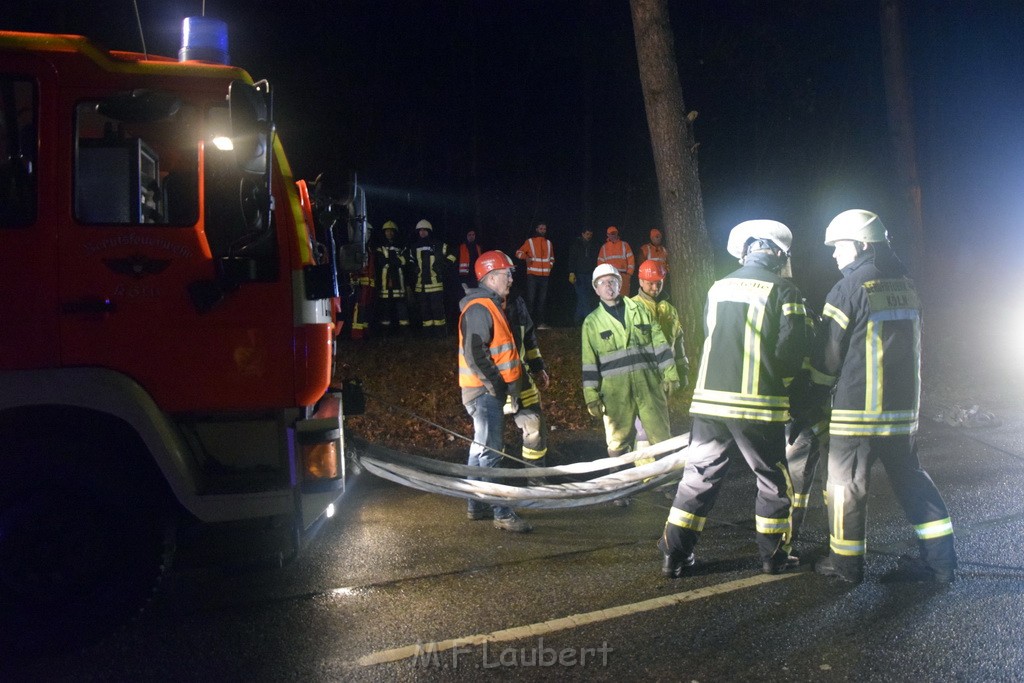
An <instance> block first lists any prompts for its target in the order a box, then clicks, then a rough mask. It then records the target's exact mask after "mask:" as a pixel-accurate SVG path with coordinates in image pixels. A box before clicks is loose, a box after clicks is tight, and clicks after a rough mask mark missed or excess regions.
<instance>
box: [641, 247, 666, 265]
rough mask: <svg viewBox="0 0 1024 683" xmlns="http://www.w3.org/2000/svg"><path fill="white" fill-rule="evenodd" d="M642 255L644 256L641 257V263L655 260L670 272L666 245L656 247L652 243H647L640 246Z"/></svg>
mask: <svg viewBox="0 0 1024 683" xmlns="http://www.w3.org/2000/svg"><path fill="white" fill-rule="evenodd" d="M640 256H642V257H643V258H641V259H640V262H641V263H643V262H644V261H654V262H656V263H660V264H661V265H663V266H664V267H665V271H666V272H668V250H667V249H665V246H664V245H661V246H658V247H656V246H654V245H653V244H650V243H648V244H645V245H644V246H642V247H640Z"/></svg>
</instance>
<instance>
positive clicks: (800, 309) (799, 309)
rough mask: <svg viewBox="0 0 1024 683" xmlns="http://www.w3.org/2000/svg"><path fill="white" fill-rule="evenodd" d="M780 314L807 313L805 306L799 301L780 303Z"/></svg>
mask: <svg viewBox="0 0 1024 683" xmlns="http://www.w3.org/2000/svg"><path fill="white" fill-rule="evenodd" d="M782 315H807V307H806V306H804V305H803V304H801V303H795V304H792V303H791V304H782Z"/></svg>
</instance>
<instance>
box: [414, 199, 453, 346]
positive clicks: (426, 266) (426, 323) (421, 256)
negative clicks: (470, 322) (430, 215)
mask: <svg viewBox="0 0 1024 683" xmlns="http://www.w3.org/2000/svg"><path fill="white" fill-rule="evenodd" d="M433 231H434V226H433V225H431V223H430V221H428V220H427V219H425V218H424V219H423V220H421V221H420V222H418V223H417V224H416V232H417V234H418V235H419V237H418V239H417V240H416V242H415V244H413V245H412V247H411V248H410V250H409V251H410V255H411V259H410V269H411V280H412V291H413V294H414V296H415V298H416V303H417V308H418V309H419V313H420V322H421V324H422V325H423V330H424V331H425V332H428V333H430V332H433V333H435V334H444V331H445V324H446V322H447V318H446V317H445V312H444V280H445V277H446V276H447V275H448V271H449V270H450V269H451V267H452V264H454V263H455V255H454V254H450V253H448V245H447V244H445V243H444V242H442V241H441V240H439V239H437V238H435V237H434V236H433Z"/></svg>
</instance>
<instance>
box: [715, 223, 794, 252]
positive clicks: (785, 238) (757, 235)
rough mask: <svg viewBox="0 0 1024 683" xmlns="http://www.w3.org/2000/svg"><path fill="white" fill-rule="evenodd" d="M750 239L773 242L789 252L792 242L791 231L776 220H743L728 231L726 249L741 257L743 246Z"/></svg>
mask: <svg viewBox="0 0 1024 683" xmlns="http://www.w3.org/2000/svg"><path fill="white" fill-rule="evenodd" d="M752 239H762V240H768V241H770V242H773V243H774V244H775V246H777V247H778V248H779V249H781V250H782V251H784V252H786V253H789V248H790V246H792V244H793V233H792V232H791V231H790V229H789V228H787V227H786V226H785V225H783V224H782V223H780V222H778V221H770V220H756V221H743V222H742V223H740V224H739V225H737V226H736V227H735V228H733V229H732V231H731V232H730V233H729V243H728V245H727V246H726V250H727V251H728V252H729V253H730V254H732V255H733V256H735V257H736V258H738V259H741V258H743V248H744V247H746V246H747V242H748V241H749V240H752Z"/></svg>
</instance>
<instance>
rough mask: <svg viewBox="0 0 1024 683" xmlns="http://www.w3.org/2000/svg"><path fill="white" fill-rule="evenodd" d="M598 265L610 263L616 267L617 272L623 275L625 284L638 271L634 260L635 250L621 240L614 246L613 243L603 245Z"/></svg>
mask: <svg viewBox="0 0 1024 683" xmlns="http://www.w3.org/2000/svg"><path fill="white" fill-rule="evenodd" d="M597 263H598V265H600V264H602V263H610V264H611V265H613V266H614V267H615V270H617V271H619V272H620V273H621V274H622V279H623V282H625V279H626V278H627V277H629V276H630V275H632V274H633V271H634V270H636V262H635V261H634V259H633V250H632V249H631V248H630V246H629V245H628V244H626V243H625V242H623V241H622V240H619V241H618V243H616V244H612V243H611V242H605V243H604V244H603V245H601V251H599V252H598V253H597Z"/></svg>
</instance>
